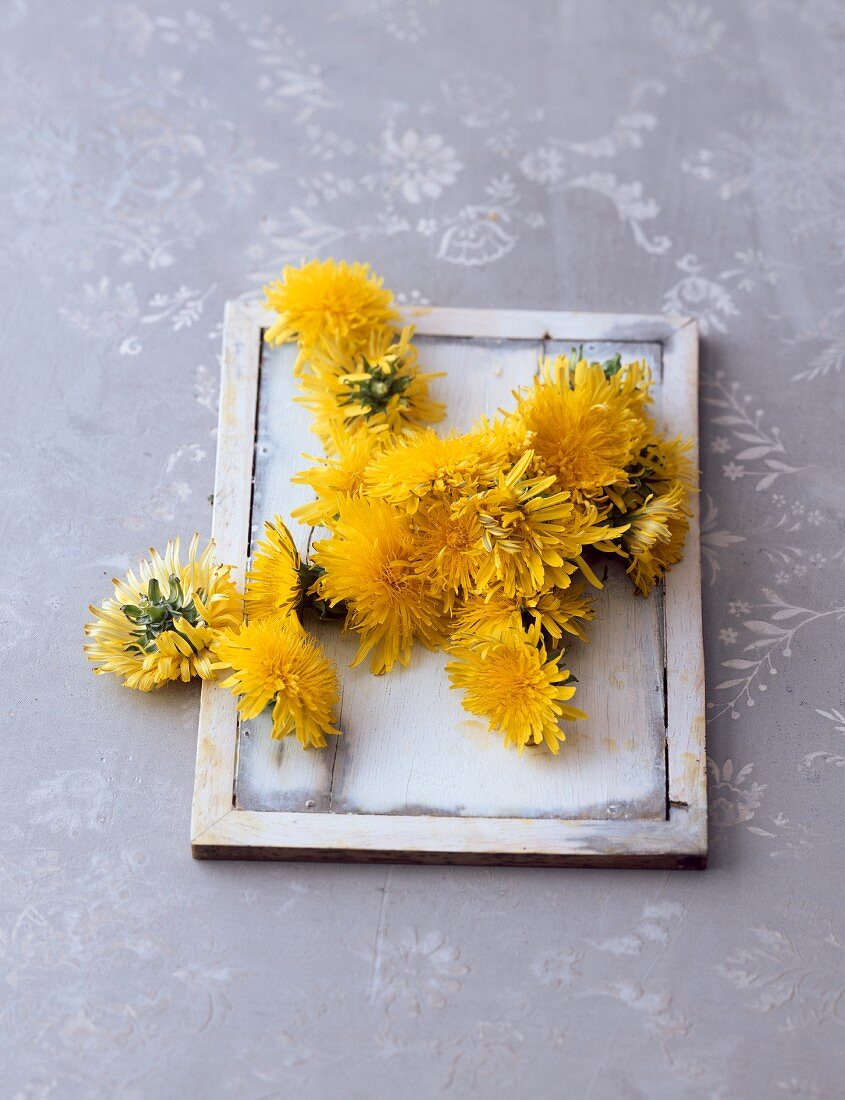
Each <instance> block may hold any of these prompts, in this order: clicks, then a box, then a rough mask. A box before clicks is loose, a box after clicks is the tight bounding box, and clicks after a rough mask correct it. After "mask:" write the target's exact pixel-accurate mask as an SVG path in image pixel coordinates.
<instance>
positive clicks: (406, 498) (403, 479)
mask: <svg viewBox="0 0 845 1100" xmlns="http://www.w3.org/2000/svg"><path fill="white" fill-rule="evenodd" d="M506 464H507V452H506V450H503V446H502V441H501V440H500V439H499V438H498V437H496V436H495V435H491V434H488V433H485V432H471V433H468V434H465V435H456V434H454V433H452V434H450V435H447V436H445V437H442V438H441V437H440V436H438V435H436V434H435V433H434V432H433V431H431V430H430V429H429V430H426V431H421V432H418V433H417V434H416V435H413V436H410V437H408V438H405V439H401V440H398V441H397V442H396V443H395V444H394V445H393V446H392V447H388V448H385V450H384V451H383V452H382V453H381V454H380V455H379V456H378V457H377V458H376V459H375V460H374V461H373V463H372V464H371V466H370V467H369V469H368V470H367V474H366V481H367V491H368V492H369V493H371V494H372V495H374V496H378V497H382V498H384V499H385V500H387V501H389V502H390V503H391V504H397V505H401V506H402V507H404V508H406V509H407V511H408V512H411V513H413V512H415V511H416V510H417V508H418V507H419V504H420V501H421V500H423V499H424V498H425V497H427V496H429V495H430V494H432V493H437V494H446V495H448V496H457V495H459V494H466V493H473V492H475V491H476V490H478V489H479V488H483V487H486V486H488V485H493V484H495V482H496V477H497V475H498V472H499V470H500V469H501V467H502V466H503V465H506Z"/></svg>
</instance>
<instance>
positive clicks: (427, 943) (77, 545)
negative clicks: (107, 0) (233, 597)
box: [0, 0, 845, 1100]
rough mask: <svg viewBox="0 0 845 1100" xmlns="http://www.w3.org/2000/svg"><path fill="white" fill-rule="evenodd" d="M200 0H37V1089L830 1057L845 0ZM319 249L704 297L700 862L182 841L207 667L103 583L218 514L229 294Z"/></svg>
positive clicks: (460, 280) (728, 1076) (12, 752)
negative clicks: (166, 667)
mask: <svg viewBox="0 0 845 1100" xmlns="http://www.w3.org/2000/svg"><path fill="white" fill-rule="evenodd" d="M173 10H174V6H173V5H171V4H164V3H141V4H129V3H121V4H111V5H110V4H104V3H96V2H93V0H84V2H75V3H70V2H69V0H64V2H61V3H60V2H55V3H51V4H47V3H43V2H42V3H35V2H31V3H27V0H4V3H3V4H2V6H0V23H2V40H0V41H2V64H3V104H2V108H0V110H2V165H0V194H1V195H2V202H0V224H2V233H0V250H2V272H3V288H4V289H3V295H2V310H3V313H2V348H3V371H4V374H3V377H4V394H3V401H2V412H0V415H1V416H2V424H3V427H2V433H0V455H2V461H3V470H4V473H3V477H2V481H0V487H2V494H3V501H4V507H3V512H2V525H3V535H2V542H0V545H2V551H3V552H2V586H0V592H2V597H0V598H1V599H2V631H0V643H2V646H3V651H4V652H3V664H2V671H3V680H4V690H3V699H4V704H3V714H4V718H5V722H4V725H5V726H6V729H5V732H4V737H3V745H4V754H5V758H4V764H3V769H2V783H3V787H4V791H5V794H4V798H3V805H4V808H5V810H6V812H5V813H4V815H3V821H2V848H0V869H1V870H0V874H2V889H1V890H0V909H2V924H0V958H2V966H3V983H4V984H3V993H4V999H3V1005H2V1010H0V1012H2V1015H1V1016H0V1021H1V1022H2V1027H0V1044H2V1046H3V1047H4V1048H5V1050H4V1053H3V1056H2V1057H0V1061H2V1063H3V1064H4V1066H5V1070H4V1074H3V1086H2V1091H3V1093H4V1095H9V1096H14V1097H20V1098H26V1100H30V1098H33V1100H34V1098H42V1097H50V1098H53V1097H57V1098H65V1097H109V1098H111V1097H115V1096H120V1097H136V1096H137V1097H179V1096H199V1095H206V1096H213V1097H234V1096H237V1097H250V1098H252V1097H256V1098H258V1097H261V1098H264V1097H287V1096H297V1097H309V1098H311V1097H318V1098H322V1097H332V1098H333V1097H343V1098H347V1097H350V1098H365V1097H366V1098H369V1097H379V1098H380V1097H389V1096H393V1095H396V1094H401V1095H404V1096H413V1097H414V1098H416V1097H428V1096H439V1095H447V1096H449V1095H451V1096H456V1097H476V1096H482V1095H483V1096H496V1097H514V1096H524V1095H528V1094H529V1093H530V1094H533V1095H537V1096H542V1097H559V1096H566V1097H570V1096H572V1097H576V1096H577V1097H584V1098H587V1097H589V1098H592V1100H601V1098H611V1097H648V1098H664V1097H665V1098H669V1097H675V1096H689V1097H695V1098H699V1097H700V1098H708V1100H709V1098H717V1100H733V1098H751V1100H758V1098H759V1100H768V1098H771V1097H778V1096H781V1095H783V1096H796V1097H813V1098H815V1097H838V1096H841V1095H842V1079H843V1077H842V1071H843V1064H842V1058H841V1052H842V1046H843V1038H845V1033H843V1030H842V1025H843V1024H844V1023H845V998H843V992H844V991H845V950H843V939H845V934H843V929H842V922H841V909H842V874H841V872H842V840H843V823H842V793H843V782H845V768H843V767H842V765H843V762H845V740H843V732H845V718H843V714H845V699H843V686H842V662H841V656H840V654H841V645H842V637H843V635H842V632H843V627H845V623H843V615H844V614H845V611H843V606H845V574H844V573H843V566H845V560H844V559H843V551H842V545H843V543H842V526H843V524H842V520H843V494H842V486H841V477H842V467H843V458H845V454H843V452H844V451H845V445H843V431H842V419H843V411H845V410H843V374H842V373H841V371H840V367H841V365H842V362H843V359H845V327H843V326H844V325H845V299H843V291H845V271H843V254H845V203H843V197H844V190H845V189H844V188H843V178H845V152H843V150H845V123H843V115H842V108H841V105H842V102H843V99H845V95H843V93H845V76H844V75H843V74H845V16H844V13H843V8H842V5H841V4H840V3H839V2H838V0H827V2H826V0H770V2H763V0H757V2H752V0H746V2H744V3H729V2H727V0H725V2H724V3H714V2H711V3H710V4H704V3H698V2H686V0H677V2H670V3H661V4H654V5H652V4H645V3H643V4H625V5H622V4H613V5H611V4H600V3H586V2H584V3H581V4H552V3H526V2H524V0H523V2H520V3H519V4H518V5H517V4H513V5H506V4H504V3H496V4H482V3H468V2H467V3H461V4H449V3H441V4H438V3H435V2H425V0H417V2H413V0H408V2H406V3H389V2H387V0H349V2H347V3H346V4H342V3H341V2H340V0H337V2H336V3H331V2H330V3H317V4H308V5H306V4H271V3H269V2H268V0H265V2H264V3H253V2H249V3H234V2H233V3H229V4H227V3H197V4H195V5H194V7H193V9H192V10H190V11H189V10H187V9H184V8H182V6H181V5H176V11H177V14H176V15H175V16H174V15H173V14H172V12H173ZM330 252H334V253H335V254H336V255H339V256H344V257H348V258H360V259H369V260H371V261H372V262H373V263H374V264H375V265H376V267H377V268H378V270H379V271H381V272H382V273H383V274H384V275H385V276H386V278H387V280H388V282H389V283H390V284H391V285H392V286H394V287H395V288H397V289H398V290H401V291H402V293H403V296H404V298H405V300H407V301H432V302H438V303H449V304H466V305H477V306H492V305H499V304H500V305H507V306H526V307H530V306H548V307H555V308H561V309H606V310H639V311H644V312H646V311H654V310H660V309H666V310H670V311H674V312H682V313H694V314H696V315H697V316H698V317H699V318H700V320H701V322H702V327H703V330H704V333H705V345H704V357H703V377H704V390H703V404H702V414H703V423H702V432H703V445H704V451H703V454H704V459H703V466H704V496H703V505H704V516H705V545H706V551H707V555H706V561H705V566H706V589H705V617H706V628H705V629H706V647H707V660H708V686H709V699H710V701H711V703H712V704H713V705H712V708H711V711H710V713H711V716H712V719H713V720H712V722H711V724H710V727H709V737H710V748H711V755H712V771H711V778H712V783H711V802H712V806H713V857H712V866H711V868H710V870H709V871H707V872H706V873H705V874H703V875H695V874H688V875H684V874H664V873H644V872H635V873H614V872H595V871H593V872H586V871H585V872H574V871H563V872H555V871H539V872H532V871H513V870H490V869H487V870H458V869H413V868H394V869H385V868H383V867H330V866H329V867H319V866H315V867H308V866H301V867H296V866H285V865H279V866H272V865H258V866H238V865H209V864H200V865H198V864H194V863H192V862H191V859H190V856H189V852H188V842H187V830H188V814H189V803H190V794H191V784H192V777H193V753H194V737H195V731H196V722H197V693H196V692H195V691H194V690H185V691H179V690H175V689H174V690H172V691H166V692H163V693H162V694H160V695H158V696H155V697H141V696H138V695H134V694H130V693H129V692H126V691H122V690H121V689H120V688H119V687H118V686H117V685H114V684H110V683H107V682H103V681H102V680H97V681H95V680H94V678H93V677H92V676H91V674H90V672H89V671H88V669H87V668H86V667H85V664H84V662H83V660H82V658H81V655H80V642H81V639H80V629H81V624H82V621H83V619H84V618H85V606H86V603H87V602H88V600H89V599H94V598H100V597H101V596H102V595H104V594H105V592H106V586H107V582H108V578H109V577H110V576H111V575H112V574H113V573H115V572H117V571H122V570H124V569H125V568H126V567H127V566H129V565H130V564H131V563H133V562H135V561H136V560H137V559H138V557H139V556H140V555H141V554H142V553H143V552H144V551H145V549H146V547H147V546H148V545H150V544H151V543H155V544H161V543H163V542H164V541H165V540H166V538H167V537H168V536H169V535H171V534H173V533H182V534H183V535H189V534H190V533H191V532H192V531H193V530H194V529H199V530H200V531H202V532H205V533H207V532H208V530H209V525H210V509H209V506H208V503H207V495H208V493H210V492H211V489H212V481H213V455H214V446H215V441H214V415H215V404H216V390H215V387H216V377H217V364H216V360H215V355H216V352H217V348H218V345H219V338H220V321H221V314H222V303H223V301H224V300H225V299H226V298H228V297H235V296H238V295H240V294H243V293H249V294H251V293H254V292H255V290H256V288H257V287H258V286H259V285H260V283H261V281H262V280H263V279H264V278H265V277H267V276H270V275H272V274H274V273H276V272H277V271H278V269H279V267H280V265H281V264H282V263H283V262H285V261H287V260H292V259H298V258H299V257H300V256H301V255H310V254H312V253H316V254H319V255H325V254H328V253H330ZM725 662H732V665H729V666H727V667H725ZM749 662H750V663H749ZM775 673H776V675H775ZM764 688H765V689H767V690H765V692H764V690H763V689H764ZM751 704H753V706H752V705H751Z"/></svg>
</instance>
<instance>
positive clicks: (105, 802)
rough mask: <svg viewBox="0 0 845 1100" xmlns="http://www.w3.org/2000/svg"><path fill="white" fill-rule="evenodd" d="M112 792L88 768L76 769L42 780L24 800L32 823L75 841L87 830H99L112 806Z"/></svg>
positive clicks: (110, 784)
mask: <svg viewBox="0 0 845 1100" xmlns="http://www.w3.org/2000/svg"><path fill="white" fill-rule="evenodd" d="M114 799H115V790H114V784H113V782H110V781H109V780H108V779H106V777H105V776H104V775H103V774H102V772H99V771H95V770H94V769H92V768H76V769H74V770H73V771H69V772H63V773H62V774H61V775H57V776H54V777H53V778H52V779H42V780H41V782H40V783H39V784H38V786H37V787H35V788H33V790H32V791H31V792H30V794H29V796H28V798H27V804H28V805H29V806H31V807H33V813H32V821H33V823H34V824H36V825H46V826H47V827H48V828H49V829H50V831H51V832H53V833H62V834H64V835H66V836H70V837H76V836H79V834H80V833H81V832H83V831H84V830H88V829H102V827H103V826H104V825H105V824H107V823H108V821H109V819H110V818H111V815H112V808H113V806H114Z"/></svg>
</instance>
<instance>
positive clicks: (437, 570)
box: [414, 497, 485, 611]
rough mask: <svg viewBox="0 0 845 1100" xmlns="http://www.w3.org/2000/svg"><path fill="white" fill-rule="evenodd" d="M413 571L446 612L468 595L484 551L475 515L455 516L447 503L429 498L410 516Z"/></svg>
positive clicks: (460, 514)
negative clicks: (414, 546) (439, 598)
mask: <svg viewBox="0 0 845 1100" xmlns="http://www.w3.org/2000/svg"><path fill="white" fill-rule="evenodd" d="M414 531H415V534H416V541H417V551H416V552H417V562H416V571H417V573H418V574H419V575H420V576H421V577H423V578H424V580H425V581H426V582H427V583H428V585H429V587H430V588H431V590H432V591H433V592H438V593H440V594H442V597H443V606H444V608H445V609H446V610H447V611H450V610H451V609H452V607H453V606H454V603H455V600H456V599H458V598H459V597H460V596H462V595H465V594H466V593H467V592H469V591H470V589H471V587H472V584H473V577H474V574H475V573H476V572H477V570H478V568H479V567H480V565H481V563H482V561H483V559H484V556H485V551H484V547H483V546H482V542H481V536H482V528H481V524H480V522H479V520H478V515H477V514H475V513H473V512H471V511H464V512H456V511H455V510H454V508H453V506H452V504H451V503H450V502H449V501H448V500H441V499H438V498H437V497H433V498H432V499H431V501H430V502H429V504H428V505H427V507H425V508H420V509H419V510H418V511H417V512H416V514H415V515H414Z"/></svg>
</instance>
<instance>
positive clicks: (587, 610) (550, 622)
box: [522, 581, 596, 648]
mask: <svg viewBox="0 0 845 1100" xmlns="http://www.w3.org/2000/svg"><path fill="white" fill-rule="evenodd" d="M522 616H523V621H525V620H529V621H530V622H531V623H532V624H533V626H534V627H535V628H536V629H538V630H541V631H542V632H543V634H545V635H547V636H548V639H549V640H550V642H553V643H555V644H554V646H553V648H557V647H558V646H559V644H560V642H561V641H562V639H563V635H564V633H566V634H572V635H574V636H575V637H576V638H580V639H581V641H582V642H586V641H588V638H587V635H586V633H585V631H584V627H583V625H582V623H585V622H589V620H590V619H594V618H595V616H596V613H595V610H594V609H593V601H592V598H591V597H590V596H589V595H588V594H587V593H586V592H585V591H584V586H583V584H581V582H580V581H579V582H576V583H575V584H571V585H570V586H569V588H565V589H560V588H550V589H548V590H547V591H545V592H538V593H537V594H536V595H535V596H525V597H524V598H523V601H522Z"/></svg>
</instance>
